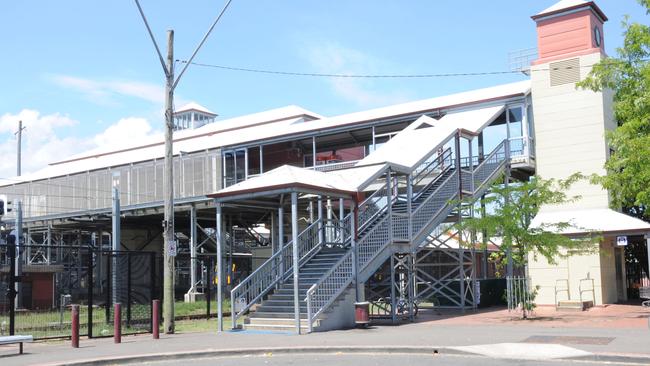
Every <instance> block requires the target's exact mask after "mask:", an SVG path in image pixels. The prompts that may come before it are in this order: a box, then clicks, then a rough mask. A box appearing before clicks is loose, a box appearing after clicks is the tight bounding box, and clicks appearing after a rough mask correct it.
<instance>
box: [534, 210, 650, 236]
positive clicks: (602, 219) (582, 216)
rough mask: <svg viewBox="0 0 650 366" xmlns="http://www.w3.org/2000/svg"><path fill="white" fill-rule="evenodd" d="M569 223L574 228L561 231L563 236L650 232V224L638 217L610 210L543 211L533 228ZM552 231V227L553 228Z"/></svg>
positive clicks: (538, 215) (535, 219)
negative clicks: (594, 233)
mask: <svg viewBox="0 0 650 366" xmlns="http://www.w3.org/2000/svg"><path fill="white" fill-rule="evenodd" d="M558 223H569V224H571V225H572V227H569V228H565V229H563V230H560V232H561V234H567V235H571V234H583V233H588V232H598V233H603V234H608V233H638V232H644V231H647V232H650V224H649V223H647V222H645V221H643V220H639V219H637V218H636V217H632V216H628V215H626V214H623V213H620V212H617V211H614V210H611V209H608V208H603V209H591V210H573V211H543V212H540V213H539V214H537V216H536V217H535V218H534V219H533V221H532V223H531V227H535V228H538V227H541V226H543V225H546V226H548V225H551V226H552V225H554V224H558ZM551 229H552V227H551Z"/></svg>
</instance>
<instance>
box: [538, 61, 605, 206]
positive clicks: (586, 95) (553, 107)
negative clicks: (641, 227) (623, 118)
mask: <svg viewBox="0 0 650 366" xmlns="http://www.w3.org/2000/svg"><path fill="white" fill-rule="evenodd" d="M601 57H602V56H601V55H600V54H599V53H595V54H591V55H586V56H581V57H579V59H580V66H581V69H580V70H581V78H584V77H585V76H586V75H587V74H588V72H589V70H590V68H588V67H584V66H588V65H593V64H594V63H596V62H598V61H599V60H600V59H601ZM548 69H549V64H541V65H536V66H533V68H532V73H531V81H532V98H533V111H534V114H535V144H536V151H537V174H539V175H540V176H541V177H542V178H546V179H549V178H556V179H562V178H566V177H568V176H569V175H571V174H573V173H575V172H581V173H583V174H585V175H589V174H592V173H598V174H603V173H604V172H605V171H604V168H603V164H604V163H605V160H606V158H607V154H608V148H607V146H606V143H605V129H606V128H613V127H614V124H613V121H612V116H611V112H610V111H611V94H610V93H595V92H591V91H586V90H578V89H576V87H575V84H566V85H560V86H551V83H550V71H549V70H548ZM606 111H607V112H606ZM567 193H568V194H569V195H570V196H576V195H580V196H582V199H581V200H579V201H578V202H574V203H568V204H565V205H562V206H561V207H558V206H554V207H545V208H544V210H551V211H552V210H567V209H586V208H607V207H609V197H608V194H607V191H605V190H603V189H602V188H601V187H599V186H596V185H592V184H590V183H589V182H587V181H584V182H579V183H577V184H576V185H575V186H574V187H573V188H572V189H571V190H570V191H568V192H567Z"/></svg>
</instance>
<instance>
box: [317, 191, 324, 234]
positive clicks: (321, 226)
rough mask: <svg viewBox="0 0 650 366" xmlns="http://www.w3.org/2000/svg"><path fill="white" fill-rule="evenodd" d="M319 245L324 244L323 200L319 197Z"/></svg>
mask: <svg viewBox="0 0 650 366" xmlns="http://www.w3.org/2000/svg"><path fill="white" fill-rule="evenodd" d="M318 221H319V222H318V243H319V244H321V245H322V244H323V240H324V236H323V199H322V197H321V196H318Z"/></svg>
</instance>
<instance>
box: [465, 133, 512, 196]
mask: <svg viewBox="0 0 650 366" xmlns="http://www.w3.org/2000/svg"><path fill="white" fill-rule="evenodd" d="M508 145H509V144H508V140H503V141H502V142H501V143H500V144H499V145H497V147H495V148H494V150H492V152H491V153H490V155H488V156H487V157H486V158H485V160H483V162H482V163H481V164H479V166H477V167H476V169H474V172H473V178H472V179H473V180H474V195H480V192H482V191H483V190H484V189H487V185H488V184H489V183H490V182H491V181H492V177H493V175H495V174H496V173H497V172H499V171H500V168H501V167H502V166H504V165H505V163H506V162H507V160H508V158H509V156H508Z"/></svg>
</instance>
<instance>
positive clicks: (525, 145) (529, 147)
mask: <svg viewBox="0 0 650 366" xmlns="http://www.w3.org/2000/svg"><path fill="white" fill-rule="evenodd" d="M510 157H511V158H522V157H524V158H526V157H535V140H534V139H533V138H532V137H525V136H519V137H511V138H510Z"/></svg>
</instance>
